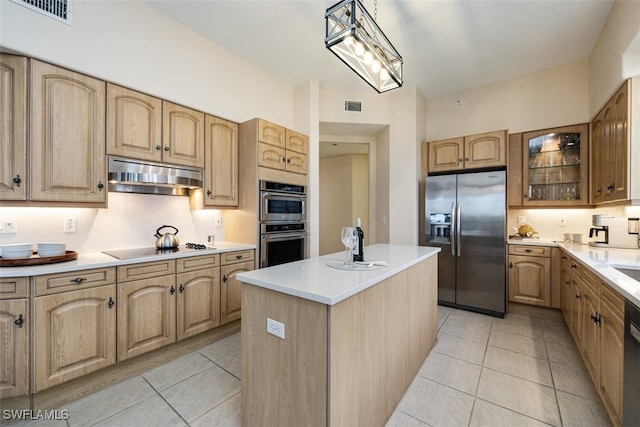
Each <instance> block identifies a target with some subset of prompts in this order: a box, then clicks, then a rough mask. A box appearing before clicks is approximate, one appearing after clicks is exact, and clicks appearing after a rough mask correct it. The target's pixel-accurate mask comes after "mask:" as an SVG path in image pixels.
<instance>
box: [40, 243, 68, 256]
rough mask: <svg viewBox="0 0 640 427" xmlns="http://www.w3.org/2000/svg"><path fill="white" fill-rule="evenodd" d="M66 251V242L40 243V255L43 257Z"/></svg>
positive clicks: (61, 253) (62, 253)
mask: <svg viewBox="0 0 640 427" xmlns="http://www.w3.org/2000/svg"><path fill="white" fill-rule="evenodd" d="M64 253H65V244H64V243H38V255H40V256H41V257H43V256H58V255H64Z"/></svg>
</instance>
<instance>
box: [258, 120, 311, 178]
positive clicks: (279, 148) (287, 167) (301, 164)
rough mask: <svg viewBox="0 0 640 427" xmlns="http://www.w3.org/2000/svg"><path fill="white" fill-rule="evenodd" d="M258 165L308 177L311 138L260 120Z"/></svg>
mask: <svg viewBox="0 0 640 427" xmlns="http://www.w3.org/2000/svg"><path fill="white" fill-rule="evenodd" d="M258 144H259V154H258V165H259V166H264V167H268V168H272V169H279V170H283V171H288V172H294V173H299V174H304V175H306V174H307V172H308V168H309V166H308V150H309V138H308V137H307V136H306V135H303V134H301V133H298V132H294V131H292V130H289V129H286V128H284V127H282V126H279V125H276V124H274V123H271V122H268V121H266V120H263V119H258Z"/></svg>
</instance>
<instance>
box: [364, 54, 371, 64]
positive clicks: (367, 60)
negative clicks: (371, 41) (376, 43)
mask: <svg viewBox="0 0 640 427" xmlns="http://www.w3.org/2000/svg"><path fill="white" fill-rule="evenodd" d="M372 62H373V53H371V52H369V51H366V52H365V53H364V63H365V64H371V63H372Z"/></svg>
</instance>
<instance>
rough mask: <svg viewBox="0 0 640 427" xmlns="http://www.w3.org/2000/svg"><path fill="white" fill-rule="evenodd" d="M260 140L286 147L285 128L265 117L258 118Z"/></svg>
mask: <svg viewBox="0 0 640 427" xmlns="http://www.w3.org/2000/svg"><path fill="white" fill-rule="evenodd" d="M258 141H259V142H264V143H265V144H270V145H274V146H276V147H280V148H286V142H285V128H283V127H282V126H280V125H277V124H275V123H271V122H268V121H266V120H263V119H259V120H258Z"/></svg>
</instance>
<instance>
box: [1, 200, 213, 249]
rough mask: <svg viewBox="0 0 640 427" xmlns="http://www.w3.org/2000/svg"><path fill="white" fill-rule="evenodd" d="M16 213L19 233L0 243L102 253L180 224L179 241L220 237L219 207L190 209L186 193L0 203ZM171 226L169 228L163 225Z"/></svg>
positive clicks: (5, 212)
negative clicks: (60, 245) (86, 202)
mask: <svg viewBox="0 0 640 427" xmlns="http://www.w3.org/2000/svg"><path fill="white" fill-rule="evenodd" d="M6 217H15V218H16V219H17V226H18V231H17V233H2V234H0V244H8V243H34V244H35V243H37V242H64V243H65V244H66V246H67V250H74V251H77V252H80V253H82V252H84V253H89V252H100V251H103V250H107V249H127V248H135V247H147V246H154V245H155V242H156V238H155V237H154V234H155V232H156V229H158V228H159V227H160V226H162V225H172V226H174V227H176V228H178V230H179V232H178V235H177V237H178V238H179V240H180V244H184V243H187V242H193V243H205V242H206V240H207V235H210V234H214V235H215V236H216V241H217V242H220V241H223V240H224V233H223V227H216V226H215V223H216V219H217V218H218V217H220V218H222V211H219V210H211V209H207V210H196V211H191V210H189V198H188V197H179V196H157V195H145V194H127V193H109V208H108V209H97V208H11V207H2V208H0V218H6ZM65 218H75V219H76V232H75V233H64V232H63V222H64V219H65ZM167 231H171V230H167Z"/></svg>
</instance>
